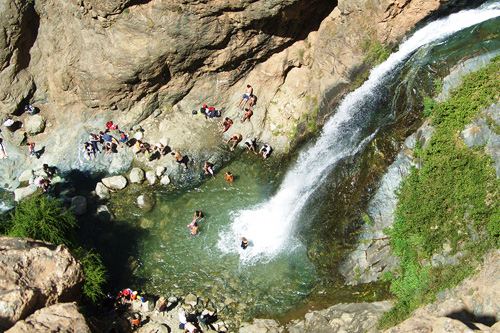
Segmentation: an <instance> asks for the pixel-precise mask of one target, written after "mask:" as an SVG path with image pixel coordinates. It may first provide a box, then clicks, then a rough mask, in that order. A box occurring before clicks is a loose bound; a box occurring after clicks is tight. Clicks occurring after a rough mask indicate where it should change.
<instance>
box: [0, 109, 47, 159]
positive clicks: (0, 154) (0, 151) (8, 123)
mask: <svg viewBox="0 0 500 333" xmlns="http://www.w3.org/2000/svg"><path fill="white" fill-rule="evenodd" d="M23 111H24V113H26V114H28V115H35V114H37V113H38V112H39V110H38V109H37V108H36V107H34V106H33V105H31V104H26V105H25V106H24V108H23ZM3 126H4V127H5V128H7V130H8V131H9V132H15V131H17V130H18V129H20V128H22V127H23V126H24V124H23V122H22V121H20V120H14V119H13V118H12V117H10V116H9V117H7V118H6V119H5V120H4V122H3ZM0 132H1V131H0ZM26 140H27V136H26V135H25V137H24V140H23V141H22V143H21V144H24V143H26V145H27V146H28V154H29V156H34V157H36V158H40V156H41V155H42V153H43V149H42V150H38V151H37V150H36V149H35V142H34V141H29V140H28V142H26ZM8 156H9V155H8V154H7V150H6V149H5V145H4V143H3V138H0V159H6V158H8Z"/></svg>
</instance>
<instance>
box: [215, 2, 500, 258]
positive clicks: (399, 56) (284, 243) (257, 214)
mask: <svg viewBox="0 0 500 333" xmlns="http://www.w3.org/2000/svg"><path fill="white" fill-rule="evenodd" d="M498 16H500V2H495V3H493V4H487V5H483V6H481V7H479V8H478V9H472V10H463V11H460V12H458V13H456V14H452V15H450V16H448V17H446V18H443V19H440V20H437V21H434V22H431V23H429V24H427V25H426V26H424V27H423V28H421V29H419V30H418V31H416V32H415V33H414V34H413V35H412V36H411V37H410V38H409V39H408V40H407V41H406V42H404V43H403V44H401V45H400V47H399V50H398V51H397V52H395V53H393V54H391V56H390V57H389V58H388V59H387V60H386V61H385V62H383V63H382V64H380V65H379V66H377V67H375V68H374V69H373V70H372V71H371V73H370V77H369V79H368V80H367V81H366V82H365V83H364V84H363V85H362V86H361V87H360V88H358V89H356V90H355V91H354V92H352V93H350V94H349V95H347V96H346V97H345V98H344V100H343V101H342V103H341V104H340V105H339V107H338V109H337V111H336V113H335V114H334V115H333V116H332V117H331V118H330V119H329V120H328V122H327V123H326V124H325V126H324V127H323V130H322V133H321V135H320V137H319V138H318V140H317V141H316V143H315V144H314V145H313V146H312V147H310V148H308V149H307V150H304V151H302V152H301V153H300V155H299V157H298V160H297V162H296V163H295V165H294V166H293V167H292V168H291V169H290V170H289V171H288V172H287V174H286V176H285V178H284V180H283V183H282V184H281V186H280V188H279V190H278V192H277V193H276V194H275V195H274V196H273V197H272V198H270V199H269V200H268V201H267V202H265V203H262V204H260V205H258V206H256V207H253V208H250V209H246V210H241V211H238V212H234V213H232V223H231V225H230V227H229V229H228V230H225V231H223V232H221V234H220V235H219V242H218V247H219V249H220V250H221V251H222V252H224V253H239V255H240V258H241V261H242V262H245V263H253V262H257V261H266V260H270V259H272V258H273V257H274V256H276V255H277V254H279V253H280V252H282V251H285V250H286V251H288V252H290V251H292V250H293V249H294V248H296V247H298V246H301V244H300V242H299V240H297V239H295V238H294V237H293V226H294V224H295V221H296V220H297V218H298V217H299V214H300V213H301V211H302V209H303V208H304V205H305V204H306V202H307V200H308V199H309V197H310V196H311V194H312V193H313V192H314V191H315V190H316V189H317V187H318V186H319V185H320V184H321V183H322V181H323V180H324V178H325V177H326V176H327V175H328V174H329V172H330V171H331V170H332V168H333V167H335V165H336V164H337V162H339V161H340V160H342V159H344V158H346V157H348V156H353V155H354V154H356V153H357V152H358V151H359V150H360V149H362V148H363V147H364V146H365V145H366V144H367V143H369V142H370V141H371V139H372V138H373V137H374V135H375V133H376V131H377V129H375V130H372V131H371V133H370V131H368V133H367V131H366V128H367V127H368V125H367V123H369V120H370V119H371V118H370V114H369V113H370V112H371V113H373V112H376V110H374V109H370V108H367V107H366V106H369V105H370V100H372V99H375V98H376V93H377V91H378V89H379V87H380V86H381V85H382V84H383V82H384V79H385V78H386V77H388V76H389V75H390V74H391V72H392V71H393V70H394V69H395V68H396V67H397V66H398V65H399V64H400V63H402V61H403V60H405V59H406V58H408V57H409V56H410V55H411V54H412V53H413V52H415V51H416V50H417V49H418V48H420V47H421V46H423V45H426V44H429V43H431V42H435V41H440V40H442V39H444V38H446V37H448V36H450V35H451V34H453V33H455V32H458V31H460V30H462V29H465V28H468V27H470V26H473V25H476V24H479V23H481V22H484V21H486V20H489V19H492V18H495V17H498ZM242 236H244V237H246V238H247V239H249V240H250V242H251V246H250V247H248V248H247V249H246V250H242V249H240V248H239V246H238V245H239V239H240V237H242Z"/></svg>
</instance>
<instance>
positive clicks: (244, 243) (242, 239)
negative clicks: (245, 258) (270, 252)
mask: <svg viewBox="0 0 500 333" xmlns="http://www.w3.org/2000/svg"><path fill="white" fill-rule="evenodd" d="M240 246H241V248H242V249H243V250H246V248H247V247H248V239H246V238H245V237H241V245H240Z"/></svg>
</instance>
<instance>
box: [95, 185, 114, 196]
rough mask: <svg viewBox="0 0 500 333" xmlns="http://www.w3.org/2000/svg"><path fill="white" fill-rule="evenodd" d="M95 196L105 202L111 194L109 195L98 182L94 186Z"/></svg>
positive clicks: (104, 187) (106, 189)
mask: <svg viewBox="0 0 500 333" xmlns="http://www.w3.org/2000/svg"><path fill="white" fill-rule="evenodd" d="M95 194H96V195H97V196H98V197H99V198H100V199H104V200H107V199H109V198H111V194H109V189H108V188H107V187H106V186H105V185H104V184H103V183H101V182H98V183H97V184H96V185H95Z"/></svg>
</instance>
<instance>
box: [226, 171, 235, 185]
mask: <svg viewBox="0 0 500 333" xmlns="http://www.w3.org/2000/svg"><path fill="white" fill-rule="evenodd" d="M224 179H225V180H226V182H228V183H229V184H232V183H233V182H234V175H233V174H232V173H231V172H230V171H227V172H226V173H225V174H224Z"/></svg>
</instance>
